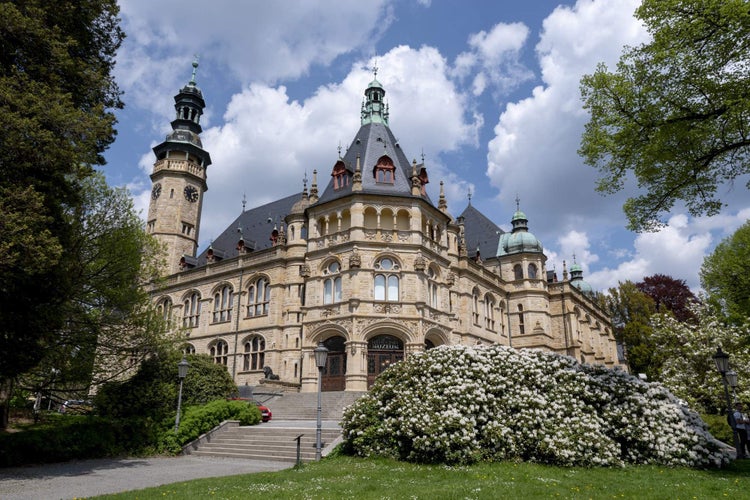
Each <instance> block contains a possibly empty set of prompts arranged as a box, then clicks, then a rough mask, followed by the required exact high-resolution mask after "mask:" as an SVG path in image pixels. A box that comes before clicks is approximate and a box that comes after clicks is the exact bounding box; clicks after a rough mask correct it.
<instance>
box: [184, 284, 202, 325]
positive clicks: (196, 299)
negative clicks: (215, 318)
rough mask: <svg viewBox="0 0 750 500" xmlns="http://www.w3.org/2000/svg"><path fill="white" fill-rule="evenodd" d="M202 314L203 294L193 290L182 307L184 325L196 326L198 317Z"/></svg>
mask: <svg viewBox="0 0 750 500" xmlns="http://www.w3.org/2000/svg"><path fill="white" fill-rule="evenodd" d="M200 315H201V296H200V295H199V294H198V292H193V293H192V294H190V296H188V298H186V299H185V302H184V304H183V308H182V326H184V327H186V328H195V327H197V326H198V319H199V318H200Z"/></svg>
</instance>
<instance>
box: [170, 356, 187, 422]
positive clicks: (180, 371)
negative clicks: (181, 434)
mask: <svg viewBox="0 0 750 500" xmlns="http://www.w3.org/2000/svg"><path fill="white" fill-rule="evenodd" d="M188 368H190V363H188V361H187V359H185V358H182V361H180V362H179V363H177V376H178V377H179V378H180V392H179V393H178V395H177V415H175V417H174V431H175V433H176V432H177V431H178V430H179V429H180V408H181V407H182V381H183V380H185V377H186V376H187V372H188Z"/></svg>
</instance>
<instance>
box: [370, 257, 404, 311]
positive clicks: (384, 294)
mask: <svg viewBox="0 0 750 500" xmlns="http://www.w3.org/2000/svg"><path fill="white" fill-rule="evenodd" d="M375 270H376V271H377V273H376V274H375V300H383V301H387V302H397V301H398V300H399V276H398V274H396V273H398V272H399V271H400V267H399V265H398V264H397V263H396V262H395V261H393V260H392V259H389V258H387V257H383V258H382V259H379V260H378V261H377V262H376V263H375Z"/></svg>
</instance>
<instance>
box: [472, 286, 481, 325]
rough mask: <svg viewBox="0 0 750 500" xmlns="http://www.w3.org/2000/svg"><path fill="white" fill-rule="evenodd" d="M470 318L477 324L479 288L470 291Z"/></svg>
mask: <svg viewBox="0 0 750 500" xmlns="http://www.w3.org/2000/svg"><path fill="white" fill-rule="evenodd" d="M471 319H472V321H473V322H474V324H475V325H479V290H478V289H476V288H475V289H474V290H473V291H472V292H471Z"/></svg>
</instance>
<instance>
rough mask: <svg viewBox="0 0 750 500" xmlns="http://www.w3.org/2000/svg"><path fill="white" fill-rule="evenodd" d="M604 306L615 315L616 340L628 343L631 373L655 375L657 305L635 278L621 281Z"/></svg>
mask: <svg viewBox="0 0 750 500" xmlns="http://www.w3.org/2000/svg"><path fill="white" fill-rule="evenodd" d="M602 300H603V302H604V304H603V305H604V308H605V310H606V311H608V312H609V315H610V317H611V318H612V328H613V333H614V336H615V339H617V340H618V341H619V342H622V343H623V344H624V345H625V354H626V357H627V360H628V367H629V368H630V371H631V373H645V374H646V376H647V377H649V378H652V377H654V376H655V375H656V374H657V373H658V362H657V357H656V356H655V354H656V353H655V352H654V349H653V346H652V344H651V324H650V322H649V321H650V318H651V315H652V314H654V313H655V312H656V304H655V303H654V301H653V300H652V299H651V297H649V296H648V295H646V294H645V293H643V292H641V291H639V290H638V288H637V287H636V286H635V284H634V283H633V282H632V281H626V282H624V283H623V282H619V283H618V287H617V288H610V289H609V291H608V292H607V293H606V294H605V295H604V296H603V297H602Z"/></svg>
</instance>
